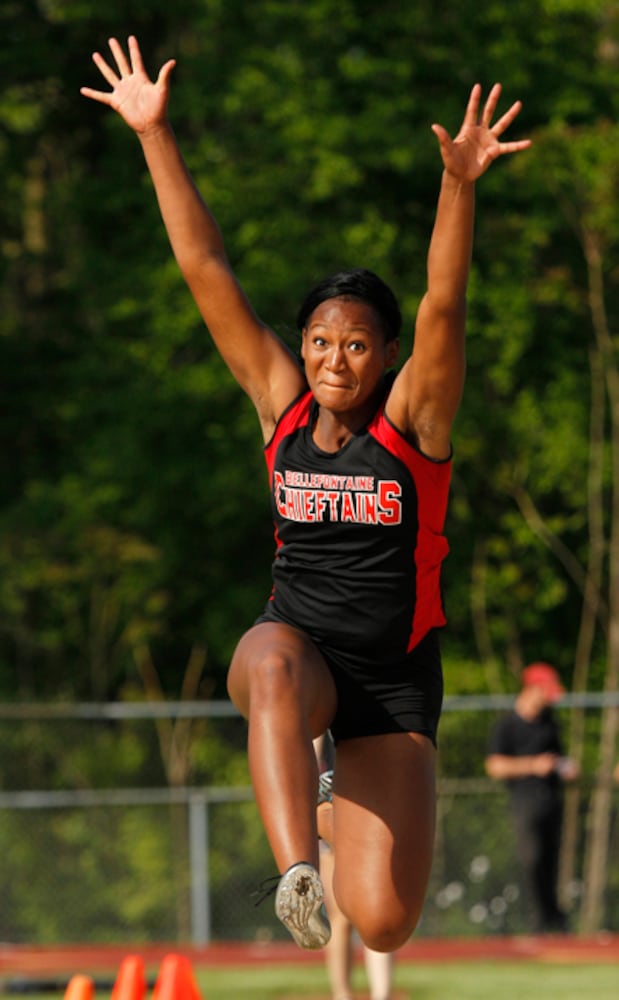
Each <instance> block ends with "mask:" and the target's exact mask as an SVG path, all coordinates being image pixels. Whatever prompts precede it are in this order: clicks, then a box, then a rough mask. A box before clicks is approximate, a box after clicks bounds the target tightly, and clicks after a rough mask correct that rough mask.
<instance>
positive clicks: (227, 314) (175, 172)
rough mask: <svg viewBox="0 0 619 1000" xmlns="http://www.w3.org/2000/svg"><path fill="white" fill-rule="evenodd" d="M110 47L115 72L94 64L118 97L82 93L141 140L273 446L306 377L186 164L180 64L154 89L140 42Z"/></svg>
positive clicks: (201, 296)
mask: <svg viewBox="0 0 619 1000" xmlns="http://www.w3.org/2000/svg"><path fill="white" fill-rule="evenodd" d="M109 46H110V50H111V53H112V56H113V58H114V62H115V63H116V68H113V67H112V65H110V63H108V62H107V61H106V60H105V59H104V58H103V56H101V54H100V53H98V52H95V53H94V54H93V57H92V58H93V61H94V63H95V65H96V66H97V68H98V69H99V71H100V72H101V75H102V76H103V77H104V79H105V80H106V81H107V83H108V84H109V85H110V87H111V88H112V89H111V91H99V90H93V89H92V88H90V87H82V88H81V93H82V94H83V95H84V97H88V98H91V99H92V100H94V101H98V102H99V103H101V104H105V105H107V106H108V107H110V108H113V110H115V111H117V112H118V114H119V115H121V117H122V118H123V119H124V121H125V122H126V123H127V125H129V126H130V127H131V128H132V129H133V130H134V131H135V133H136V135H137V136H138V139H139V140H140V143H141V145H142V149H143V151H144V156H145V158H146V163H147V166H148V169H149V171H150V174H151V177H152V180H153V184H154V187H155V192H156V194H157V199H158V202H159V207H160V210H161V215H162V217H163V221H164V223H165V227H166V230H167V232H168V236H169V238H170V243H171V245H172V249H173V251H174V255H175V257H176V259H177V261H178V264H179V267H180V269H181V271H182V273H183V276H184V278H185V280H186V281H187V284H188V285H189V288H190V289H191V292H192V294H193V297H194V299H195V301H196V304H197V306H198V309H199V310H200V313H201V314H202V317H203V319H204V321H205V323H206V325H207V327H208V329H209V330H210V333H211V335H212V337H213V339H214V341H215V343H216V345H217V347H218V349H219V351H220V352H221V354H222V357H223V358H224V360H225V362H226V364H227V365H228V366H229V368H230V370H231V372H232V374H233V375H234V377H235V378H236V379H237V381H238V382H239V384H240V385H241V387H242V388H243V389H244V390H245V391H246V392H247V393H248V395H249V396H250V397H251V399H252V400H253V402H254V404H255V406H256V409H257V411H258V415H259V417H260V421H261V424H262V428H263V433H264V436H265V439H267V438H268V437H270V434H271V431H272V429H273V425H274V423H275V421H276V420H277V418H278V417H279V416H280V414H281V412H282V411H283V410H284V409H285V407H286V406H287V405H288V403H289V402H290V401H291V400H292V399H293V398H294V397H295V396H296V395H298V393H299V392H300V391H301V389H302V388H303V386H304V379H303V374H302V372H301V370H300V368H299V366H298V364H297V362H296V360H295V358H294V356H293V355H292V354H291V352H290V351H288V349H287V348H286V347H285V345H284V344H283V343H282V342H281V340H280V339H279V338H278V337H277V336H276V335H275V333H274V332H273V331H272V330H271V329H270V328H269V327H268V326H266V325H265V324H264V323H262V322H261V321H260V319H259V318H258V317H257V316H256V314H255V313H254V311H253V309H252V307H251V305H250V303H249V302H248V300H247V298H246V296H245V294H244V292H243V290H242V289H241V287H240V285H239V283H238V281H237V279H236V277H235V275H234V274H233V272H232V270H231V268H230V264H229V262H228V258H227V255H226V251H225V248H224V243H223V240H222V237H221V233H220V230H219V227H218V225H217V222H216V220H215V218H214V217H213V215H212V213H211V211H210V210H209V208H208V206H207V205H206V204H205V203H204V201H203V199H202V197H201V196H200V194H199V192H198V191H197V189H196V186H195V184H194V183H193V180H192V178H191V175H190V173H189V171H188V169H187V166H186V165H185V162H184V160H183V158H182V155H181V153H180V150H179V148H178V144H177V142H176V138H175V136H174V132H173V130H172V127H171V125H170V123H169V120H168V115H167V108H168V99H169V92H170V76H171V73H172V70H173V69H174V66H175V60H173V59H170V60H168V62H166V63H165V64H164V65H163V66H162V68H161V70H160V71H159V75H158V77H157V79H156V81H155V82H152V81H151V80H150V78H149V77H148V75H147V73H146V70H145V68H144V63H143V60H142V54H141V52H140V48H139V45H138V42H137V39H136V38H135V37H134V36H131V37H130V38H129V40H128V54H127V53H125V51H124V50H123V48H122V46H121V45H120V43H119V42H118V41H117V39H115V38H111V39H110V40H109Z"/></svg>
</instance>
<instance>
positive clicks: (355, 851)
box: [333, 733, 436, 951]
mask: <svg viewBox="0 0 619 1000" xmlns="http://www.w3.org/2000/svg"><path fill="white" fill-rule="evenodd" d="M435 755H436V751H435V749H434V747H433V745H432V743H431V741H430V740H429V739H428V738H427V737H425V736H422V735H419V734H416V733H388V734H385V735H383V736H367V737H360V738H357V739H350V740H342V741H341V742H340V743H338V747H337V754H336V773H335V795H334V800H333V807H334V813H333V821H334V836H333V841H334V844H333V846H334V851H335V875H334V890H335V895H336V898H337V902H338V904H339V906H340V907H341V908H342V909H343V910H344V912H345V913H346V915H347V916H348V918H349V919H350V920H351V922H352V923H353V925H354V926H355V927H356V928H357V930H358V931H359V933H360V934H361V936H362V938H363V940H364V942H365V943H366V944H367V945H369V947H371V948H374V949H376V950H377V951H390V950H393V949H394V948H396V947H398V946H399V944H402V943H403V942H404V941H405V940H407V938H408V937H409V936H410V934H412V932H413V930H414V929H415V926H416V924H417V921H418V919H419V916H420V913H421V908H422V906H423V901H424V897H425V892H426V889H427V883H428V878H429V874H430V868H431V864H432V850H433V842H434V828H435V801H436V793H435Z"/></svg>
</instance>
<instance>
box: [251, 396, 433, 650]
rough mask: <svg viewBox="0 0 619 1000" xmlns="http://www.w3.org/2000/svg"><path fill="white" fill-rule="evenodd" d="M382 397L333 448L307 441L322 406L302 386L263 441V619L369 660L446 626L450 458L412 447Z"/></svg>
mask: <svg viewBox="0 0 619 1000" xmlns="http://www.w3.org/2000/svg"><path fill="white" fill-rule="evenodd" d="M385 402H386V399H385V400H383V402H382V403H381V405H380V407H379V409H378V411H377V412H376V414H375V415H374V417H373V418H372V420H371V421H370V423H369V424H368V425H367V426H366V427H365V428H364V429H363V430H361V431H360V432H359V433H357V434H355V435H354V436H353V437H352V438H351V439H350V440H349V441H347V442H346V444H345V445H344V447H343V448H342V449H341V450H340V451H338V452H335V453H330V452H324V451H321V449H320V448H318V447H317V446H316V445H315V444H314V442H313V440H312V427H313V425H314V422H315V419H316V417H317V413H318V407H317V404H316V402H315V400H314V398H313V396H312V394H311V392H309V391H308V392H305V393H304V394H303V395H301V396H300V397H298V398H297V399H296V400H295V401H294V402H293V403H292V404H291V405H290V406H289V407H288V409H287V410H286V411H285V412H284V413H283V415H282V417H281V418H280V420H279V421H278V424H277V426H276V428H275V432H274V434H273V437H272V439H271V440H270V442H269V443H268V444H267V445H266V447H265V457H266V462H267V467H268V471H269V479H270V487H271V504H272V510H273V520H274V525H275V542H276V553H275V559H274V562H273V591H272V594H271V598H270V602H269V607H268V614H269V617H271V616H272V617H275V618H277V619H278V620H281V621H285V622H288V623H289V624H292V625H295V626H296V627H297V628H300V629H302V630H303V631H304V632H306V633H307V634H308V635H310V636H311V637H312V638H313V639H314V640H315V641H316V642H318V643H319V644H321V643H322V644H324V645H326V646H331V647H335V648H336V649H340V650H342V651H349V652H353V653H355V654H356V655H357V656H359V658H360V659H362V660H367V661H368V662H370V661H371V662H376V661H377V660H378V661H380V660H393V659H399V658H400V657H401V656H402V655H405V654H406V653H407V652H409V651H410V650H412V649H413V648H414V647H415V646H416V645H417V643H418V642H420V640H421V639H422V638H423V637H424V635H426V633H427V632H428V631H429V630H430V629H431V628H434V627H436V626H441V625H444V624H445V614H444V611H443V602H442V596H441V587H440V573H441V564H442V561H443V559H444V558H445V556H446V555H447V552H448V551H449V546H448V544H447V540H446V538H445V536H444V535H443V533H442V532H443V527H444V522H445V513H446V509H447V498H448V492H449V482H450V477H451V460H447V461H444V462H436V461H433V460H431V459H429V458H427V457H425V456H424V455H422V454H421V452H419V451H418V450H417V449H416V448H414V447H413V446H412V445H411V444H409V443H408V441H406V439H405V438H404V437H403V436H402V434H400V433H399V431H397V430H396V428H395V427H394V426H393V425H392V424H391V423H390V422H389V420H388V419H387V418H386V417H385V415H384V412H383V411H384V405H385Z"/></svg>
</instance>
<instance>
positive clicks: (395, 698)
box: [258, 613, 443, 746]
mask: <svg viewBox="0 0 619 1000" xmlns="http://www.w3.org/2000/svg"><path fill="white" fill-rule="evenodd" d="M274 620H275V621H276V620H277V619H274V618H272V617H270V616H269V614H268V613H267V614H265V615H264V616H261V617H260V618H259V619H258V622H263V621H274ZM316 646H317V648H318V650H319V651H320V653H321V654H322V656H323V658H324V660H325V662H326V664H327V666H328V667H329V670H330V671H331V674H332V676H333V680H334V681H335V687H336V690H337V698H338V706H337V711H336V713H335V718H334V719H333V722H332V724H331V726H330V729H331V735H332V736H333V740H334V742H335V743H338V742H339V741H340V740H347V739H353V738H354V737H356V736H379V735H382V734H383V733H421V734H423V735H424V736H427V737H428V738H429V739H430V740H431V741H432V743H433V744H434V746H436V738H437V736H436V734H437V729H438V723H439V719H440V715H441V708H442V704H443V669H442V664H441V651H440V644H439V635H438V631H437V629H432V630H431V631H430V632H428V634H427V635H426V636H424V638H423V639H422V640H421V642H419V643H418V644H417V645H416V646H415V648H414V649H413V650H412V651H411V652H410V653H408V654H405V656H404V657H402V659H401V660H398V661H397V662H386V663H385V662H382V663H372V664H368V663H366V662H364V661H363V659H361V660H358V659H356V658H355V657H353V656H352V654H350V653H348V652H346V653H343V652H342V651H341V650H335V649H333V648H332V647H330V646H325V645H324V644H323V643H316Z"/></svg>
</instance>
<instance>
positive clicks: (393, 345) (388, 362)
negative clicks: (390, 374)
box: [385, 338, 400, 368]
mask: <svg viewBox="0 0 619 1000" xmlns="http://www.w3.org/2000/svg"><path fill="white" fill-rule="evenodd" d="M399 351H400V341H399V340H398V339H397V338H396V339H395V340H388V341H387V344H386V346H385V367H386V368H391V366H392V365H394V364H395V363H396V361H397V360H398V353H399Z"/></svg>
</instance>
